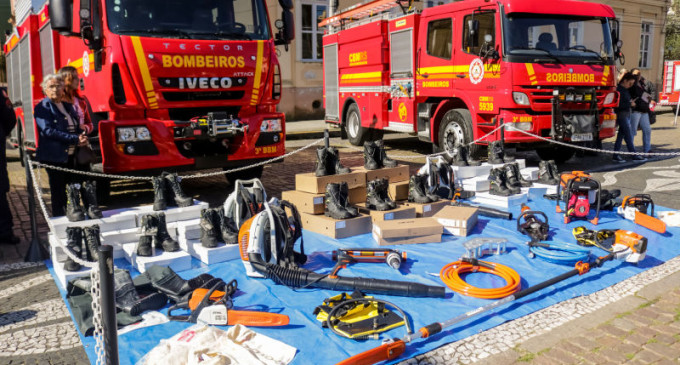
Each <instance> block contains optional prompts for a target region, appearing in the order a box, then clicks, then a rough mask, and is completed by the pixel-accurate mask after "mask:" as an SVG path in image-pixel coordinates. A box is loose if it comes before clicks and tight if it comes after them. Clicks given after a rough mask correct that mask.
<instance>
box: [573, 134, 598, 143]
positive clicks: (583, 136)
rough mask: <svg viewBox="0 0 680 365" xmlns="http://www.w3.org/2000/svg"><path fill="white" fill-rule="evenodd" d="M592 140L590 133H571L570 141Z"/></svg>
mask: <svg viewBox="0 0 680 365" xmlns="http://www.w3.org/2000/svg"><path fill="white" fill-rule="evenodd" d="M592 140H593V135H592V133H576V134H572V135H571V141H572V142H586V141H592Z"/></svg>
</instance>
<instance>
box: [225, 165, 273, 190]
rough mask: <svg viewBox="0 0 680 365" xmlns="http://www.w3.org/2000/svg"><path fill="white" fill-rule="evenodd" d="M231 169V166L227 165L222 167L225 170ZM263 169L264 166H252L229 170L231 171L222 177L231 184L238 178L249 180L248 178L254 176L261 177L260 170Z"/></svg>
mask: <svg viewBox="0 0 680 365" xmlns="http://www.w3.org/2000/svg"><path fill="white" fill-rule="evenodd" d="M231 169H232V167H228V168H227V167H225V168H224V170H225V171H226V170H231ZM263 170H264V166H257V167H253V168H251V169H247V170H241V171H237V172H231V173H228V174H226V175H224V177H225V178H226V179H227V181H228V182H229V185H232V186H233V185H234V183H235V182H236V180H239V179H241V180H250V179H255V178H258V179H260V178H262V171H263Z"/></svg>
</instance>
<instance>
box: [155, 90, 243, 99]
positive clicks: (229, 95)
mask: <svg viewBox="0 0 680 365" xmlns="http://www.w3.org/2000/svg"><path fill="white" fill-rule="evenodd" d="M244 94H245V92H244V91H206V92H200V91H192V92H164V93H163V99H165V100H167V101H200V100H239V99H243V95H244Z"/></svg>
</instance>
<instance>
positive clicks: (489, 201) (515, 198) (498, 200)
mask: <svg viewBox="0 0 680 365" xmlns="http://www.w3.org/2000/svg"><path fill="white" fill-rule="evenodd" d="M529 189H532V188H529ZM470 200H472V202H474V203H477V204H480V205H491V206H493V207H500V208H504V209H509V208H510V207H513V206H517V205H521V204H522V203H526V202H527V200H528V193H526V192H522V193H519V194H513V195H510V196H498V195H493V194H491V193H489V192H481V193H477V194H475V196H473V197H472V198H470Z"/></svg>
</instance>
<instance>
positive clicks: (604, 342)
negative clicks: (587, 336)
mask: <svg viewBox="0 0 680 365" xmlns="http://www.w3.org/2000/svg"><path fill="white" fill-rule="evenodd" d="M620 342H621V340H619V339H618V338H616V337H613V336H604V337H600V338H598V339H597V340H596V341H595V344H596V347H599V348H602V349H608V348H612V347H614V346H616V345H618V344H619V343H620Z"/></svg>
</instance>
